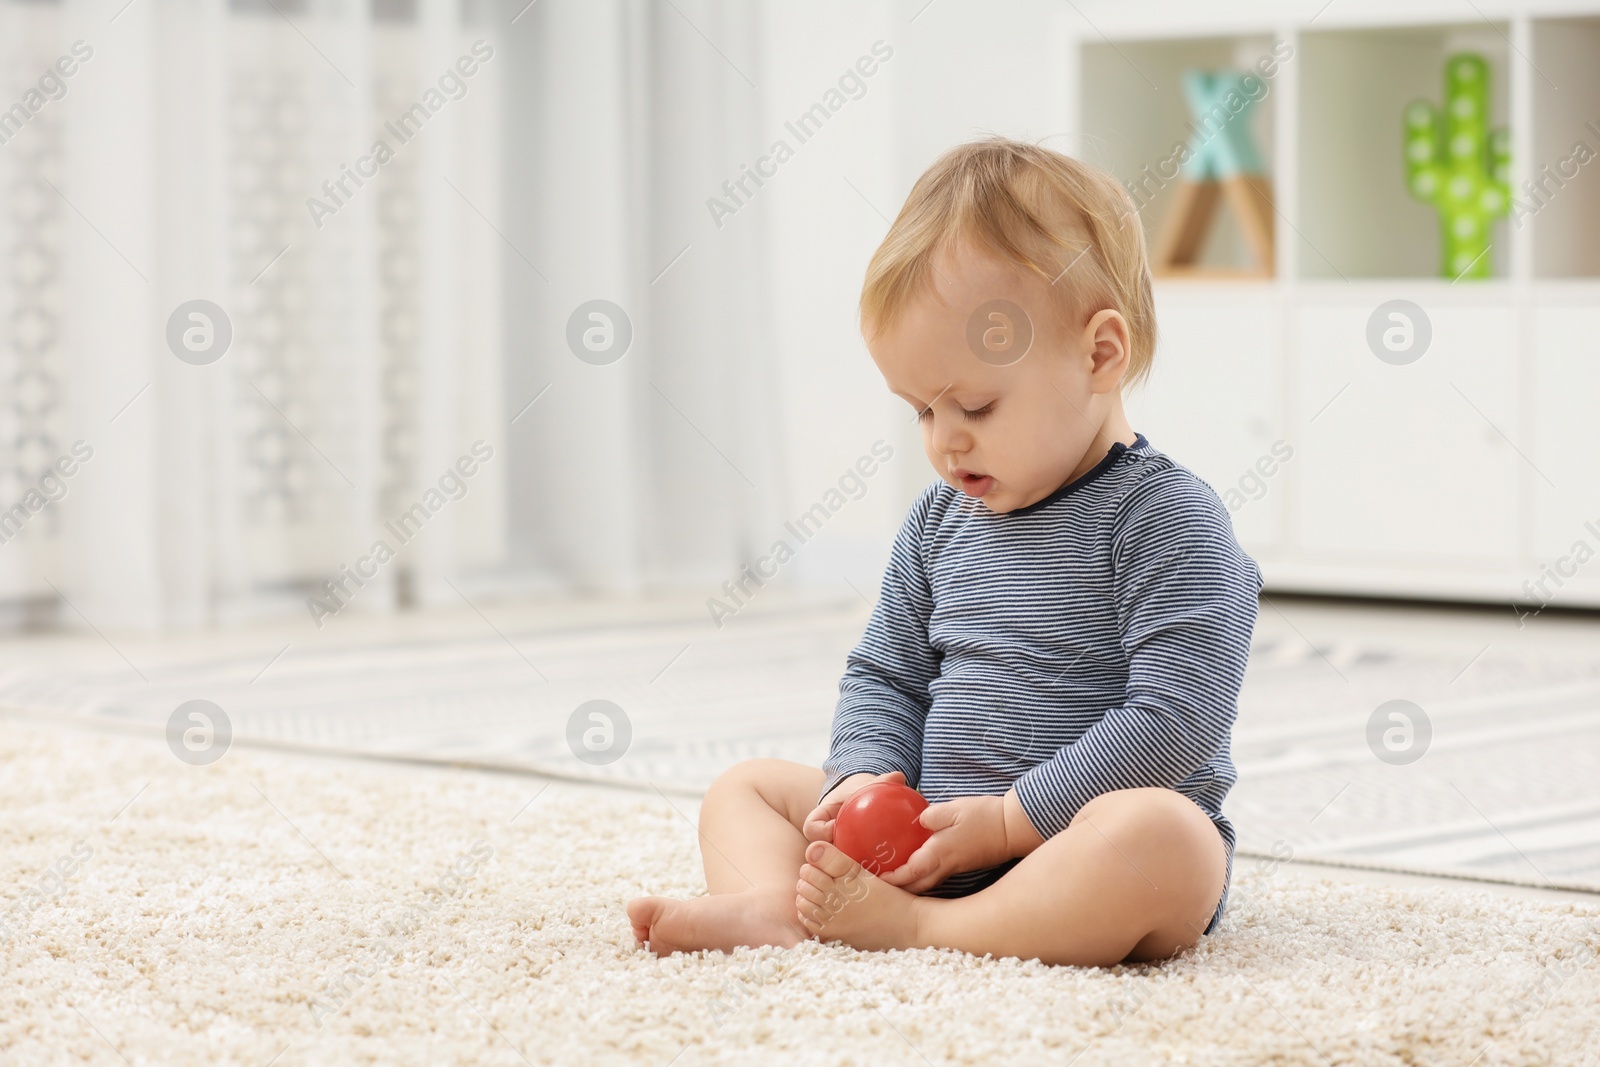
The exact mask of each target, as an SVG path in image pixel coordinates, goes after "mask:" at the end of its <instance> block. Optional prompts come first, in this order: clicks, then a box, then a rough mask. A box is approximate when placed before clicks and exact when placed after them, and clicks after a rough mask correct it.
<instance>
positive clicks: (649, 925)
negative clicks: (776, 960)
mask: <svg viewBox="0 0 1600 1067" xmlns="http://www.w3.org/2000/svg"><path fill="white" fill-rule="evenodd" d="M822 782H823V775H822V771H821V770H820V769H819V768H816V767H807V766H804V765H803V764H799V763H790V762H788V761H787V760H774V759H761V760H747V761H746V762H744V763H740V764H736V765H735V766H734V767H732V768H730V769H729V770H728V771H726V772H725V773H724V774H723V775H722V776H721V777H720V778H718V779H717V780H716V781H715V782H713V783H712V785H711V788H710V789H709V790H707V791H706V796H705V800H704V801H703V802H702V803H701V805H700V857H701V862H702V863H704V864H705V870H706V886H707V888H709V889H710V891H711V894H710V895H709V896H704V897H696V898H694V899H692V900H671V899H669V898H666V897H639V898H638V899H636V900H631V901H629V902H628V919H629V921H630V922H631V923H632V924H633V936H634V937H636V938H638V939H639V941H640V942H641V943H644V942H648V943H649V946H650V950H651V951H652V952H655V953H657V954H658V955H659V954H664V953H670V952H678V951H683V952H693V951H695V950H697V949H722V950H724V951H726V950H730V949H733V948H737V947H738V946H740V945H782V946H784V947H786V948H787V947H791V946H793V945H795V944H798V943H799V942H801V941H803V940H805V939H806V938H808V937H809V936H811V935H810V931H808V930H806V929H805V927H803V926H801V925H800V922H799V920H798V918H797V917H796V915H795V910H794V894H795V879H796V877H797V873H798V871H799V870H800V864H801V863H803V862H804V854H805V847H806V840H805V837H804V836H803V835H802V834H801V833H800V827H801V825H802V823H803V822H804V820H805V817H806V815H807V813H808V812H810V811H811V809H812V808H814V807H816V804H817V795H818V793H819V792H820V791H821V789H822Z"/></svg>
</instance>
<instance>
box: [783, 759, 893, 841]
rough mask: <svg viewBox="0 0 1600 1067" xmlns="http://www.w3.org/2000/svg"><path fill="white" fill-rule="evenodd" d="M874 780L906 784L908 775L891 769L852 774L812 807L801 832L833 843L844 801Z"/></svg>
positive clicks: (808, 839)
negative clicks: (835, 826)
mask: <svg viewBox="0 0 1600 1067" xmlns="http://www.w3.org/2000/svg"><path fill="white" fill-rule="evenodd" d="M873 782H893V783H894V784H895V785H905V784H906V776H905V775H904V774H901V773H900V772H899V771H890V772H889V773H888V774H852V775H851V776H850V777H848V778H846V779H845V780H844V781H842V782H840V783H839V784H838V785H836V786H834V787H833V791H832V792H830V793H829V794H828V795H827V796H825V797H823V798H822V803H821V804H818V805H817V806H816V807H815V808H812V809H811V814H810V815H807V816H806V821H805V822H804V823H802V824H801V827H800V832H801V834H803V835H804V836H805V839H806V840H807V841H826V842H828V844H830V845H831V844H833V822H834V820H835V819H837V818H838V817H839V809H840V808H842V807H844V802H845V801H847V800H849V799H850V798H851V797H853V796H855V795H856V792H857V790H859V789H860V788H861V787H862V786H866V785H871V784H872V783H873Z"/></svg>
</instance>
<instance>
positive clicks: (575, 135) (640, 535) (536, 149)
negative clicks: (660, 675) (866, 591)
mask: <svg viewBox="0 0 1600 1067" xmlns="http://www.w3.org/2000/svg"><path fill="white" fill-rule="evenodd" d="M520 7H522V3H521V0H513V2H512V3H511V6H510V8H509V9H508V11H509V16H508V17H514V16H516V9H517V8H520ZM761 18H762V11H761V5H757V4H750V3H743V2H735V0H700V2H694V0H675V2H674V3H673V4H660V3H647V2H645V0H586V2H584V3H537V4H534V5H533V6H532V7H529V8H527V9H526V11H525V12H524V13H523V14H522V15H521V16H520V17H517V22H516V24H515V26H514V27H511V29H514V30H515V35H514V36H513V37H512V40H513V41H514V42H515V45H516V47H515V49H514V51H513V57H514V59H515V62H514V63H513V64H512V69H511V73H510V78H511V79H512V81H511V84H512V88H511V90H510V93H509V96H508V99H511V100H514V101H515V105H514V106H513V107H511V108H509V110H508V120H509V121H508V123H507V131H508V136H507V141H506V144H507V149H508V151H510V152H512V153H513V155H512V156H511V157H510V158H509V159H508V167H507V174H508V185H510V186H513V187H514V188H515V190H516V195H515V196H514V197H510V198H508V203H507V211H508V218H509V219H510V229H509V230H508V234H509V236H510V237H511V240H512V241H513V243H514V244H515V246H516V251H515V252H514V253H510V254H508V256H507V259H506V261H505V262H506V268H505V269H506V277H507V288H508V294H509V299H510V301H511V309H510V310H511V314H510V315H509V316H508V327H509V330H510V333H511V335H512V337H513V338H514V339H515V341H516V343H515V344H514V346H513V347H514V348H515V349H517V350H518V351H519V355H521V354H523V353H525V358H518V359H516V360H515V361H513V362H514V366H508V375H507V381H508V397H507V410H508V412H509V413H511V414H513V415H515V414H516V413H517V411H518V409H519V408H520V407H521V406H522V405H523V404H524V403H526V402H527V401H528V400H529V399H530V398H532V397H534V396H538V395H540V392H541V390H544V389H546V387H548V392H547V393H545V394H544V395H543V396H542V397H541V399H539V401H538V402H537V404H535V405H534V407H532V408H530V409H528V410H527V412H526V413H524V414H521V415H520V417H518V418H517V421H516V423H515V425H514V426H513V427H512V432H513V440H514V442H515V446H516V453H517V460H518V464H517V468H516V469H517V472H518V477H519V483H518V485H519V491H518V492H517V493H515V494H514V495H513V498H512V508H513V509H514V511H513V523H512V527H513V529H514V531H516V535H517V546H516V547H517V549H518V555H519V559H520V561H521V562H522V563H524V564H525V565H526V566H529V567H531V568H533V569H536V570H538V571H541V572H543V573H545V574H547V575H549V576H551V577H552V578H553V580H555V581H558V582H562V583H564V584H569V585H576V586H578V587H584V588H598V589H606V590H616V591H631V590H637V589H641V588H648V587H651V586H656V585H675V586H686V587H688V588H691V589H703V590H704V591H705V592H706V594H707V595H710V594H711V593H713V592H715V591H716V590H717V589H718V587H719V585H720V583H721V582H723V581H725V580H727V579H729V578H732V577H734V575H735V574H736V573H737V571H738V569H739V567H740V566H741V565H742V563H743V562H745V561H749V560H752V559H754V558H756V557H757V556H759V555H761V554H762V553H764V552H766V551H767V550H768V549H769V547H770V545H771V542H772V540H773V538H774V537H775V536H777V535H778V534H779V533H781V532H782V518H783V516H782V514H781V511H782V508H781V502H782V500H783V499H784V489H783V485H782V484H781V479H782V472H783V463H782V454H781V450H782V436H783V435H782V424H783V418H782V400H781V397H780V396H779V395H778V394H777V389H776V381H777V375H776V373H775V369H774V362H775V359H776V354H777V346H776V344H775V343H774V338H773V337H772V336H771V334H770V332H769V331H770V323H771V321H772V316H771V313H770V306H771V293H770V292H769V289H768V283H769V279H770V277H771V271H770V268H769V265H768V264H769V256H770V255H771V254H772V250H771V249H770V248H769V242H768V239H767V226H768V223H767V219H768V218H769V217H770V216H769V214H768V213H767V212H764V211H761V210H752V211H745V212H742V213H741V214H740V215H739V216H738V217H736V218H734V219H733V220H731V221H730V222H728V223H727V224H725V225H724V226H722V227H721V228H719V227H718V226H717V225H716V223H715V220H714V219H713V217H712V215H711V213H710V212H709V211H708V209H707V207H706V200H707V199H708V198H709V197H711V196H712V195H720V186H721V185H722V183H723V182H724V181H725V180H726V179H728V178H730V177H733V178H737V177H738V176H739V174H740V164H741V163H748V162H751V161H753V160H754V159H755V158H756V157H757V156H758V155H760V154H761V153H763V152H764V151H766V149H767V146H768V145H769V144H770V142H771V138H772V130H771V129H770V128H769V127H770V126H771V123H770V121H769V119H768V116H767V115H766V114H765V113H764V109H763V104H764V100H765V96H764V94H765V93H767V92H770V87H769V86H767V85H766V80H765V77H764V75H763V67H764V64H763V54H764V51H763V50H764V47H766V42H765V41H764V36H763V33H762V25H761ZM761 195H763V196H765V197H767V198H769V203H770V198H773V197H775V196H776V195H777V194H776V193H775V192H764V193H762V194H761ZM595 299H603V300H608V301H611V302H613V303H615V304H617V305H618V306H620V307H621V308H622V309H623V310H624V311H625V313H626V314H627V315H628V317H629V319H630V320H631V322H632V325H633V331H634V340H633V343H632V346H631V348H630V349H629V350H628V352H627V354H626V355H625V356H624V357H623V358H622V359H620V360H619V361H617V362H615V363H611V364H608V365H600V366H596V365H590V364H588V363H585V362H583V361H581V360H579V359H578V358H577V357H576V356H574V354H573V353H572V352H571V351H570V350H569V348H568V345H567V342H566V337H565V332H566V328H567V322H568V319H569V317H570V316H571V314H572V312H573V311H574V309H576V308H577V307H579V305H581V304H583V303H585V302H587V301H590V300H595Z"/></svg>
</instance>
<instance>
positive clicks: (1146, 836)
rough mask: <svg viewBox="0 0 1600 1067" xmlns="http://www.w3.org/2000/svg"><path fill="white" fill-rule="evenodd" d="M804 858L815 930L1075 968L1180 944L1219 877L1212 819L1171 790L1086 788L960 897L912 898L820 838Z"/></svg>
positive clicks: (1221, 857) (852, 940)
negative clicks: (1066, 813)
mask: <svg viewBox="0 0 1600 1067" xmlns="http://www.w3.org/2000/svg"><path fill="white" fill-rule="evenodd" d="M806 859H807V863H806V865H805V866H804V867H802V868H801V869H800V877H801V879H802V889H801V892H800V896H799V898H798V899H797V901H796V903H797V906H799V908H800V914H801V918H802V919H803V920H804V921H805V924H806V926H807V928H808V929H810V930H811V931H812V932H813V933H817V934H819V935H820V936H821V937H823V938H824V939H826V940H839V941H843V942H845V943H846V944H850V945H853V946H855V947H856V948H881V949H888V948H917V947H934V948H955V949H961V950H963V951H966V952H971V953H973V954H975V955H983V954H985V953H992V954H993V955H995V956H1000V957H1004V956H1015V957H1018V958H1021V959H1039V960H1043V961H1044V962H1045V963H1066V964H1077V965H1080V966H1109V965H1111V964H1114V963H1119V962H1121V961H1123V960H1153V959H1165V958H1166V957H1168V956H1172V955H1174V954H1176V953H1178V952H1181V951H1183V950H1184V949H1186V948H1189V947H1190V946H1192V945H1193V944H1194V943H1195V942H1196V941H1198V940H1199V939H1200V934H1201V932H1202V931H1203V930H1204V929H1205V927H1206V923H1208V922H1210V920H1211V915H1212V913H1213V912H1214V911H1215V910H1216V906H1217V901H1218V899H1220V898H1221V896H1222V886H1223V882H1224V880H1225V879H1226V876H1227V852H1226V850H1225V847H1224V845H1223V843H1222V837H1221V835H1220V834H1219V833H1218V832H1217V829H1216V825H1215V824H1214V823H1213V822H1212V821H1211V819H1210V818H1209V817H1207V815H1206V814H1205V812H1203V811H1201V810H1200V809H1199V807H1197V806H1196V805H1195V804H1194V802H1193V801H1191V800H1189V799H1188V798H1187V797H1185V796H1183V795H1182V794H1180V793H1177V792H1175V791H1173V790H1170V789H1127V790H1121V791H1118V792H1115V793H1107V794H1105V795H1103V796H1100V797H1096V798H1095V799H1094V800H1093V801H1092V802H1090V803H1089V804H1086V805H1084V807H1083V810H1082V811H1080V812H1079V813H1078V816H1077V818H1075V819H1073V821H1072V825H1071V826H1069V827H1068V828H1067V829H1066V830H1063V831H1062V832H1061V833H1059V834H1056V835H1055V836H1054V837H1052V838H1050V839H1049V840H1048V841H1046V842H1045V843H1044V844H1043V845H1041V846H1039V848H1037V849H1035V850H1034V851H1033V852H1032V853H1030V854H1029V855H1028V856H1027V857H1026V858H1024V859H1023V860H1022V862H1020V863H1018V864H1017V865H1016V866H1015V867H1013V868H1012V869H1011V870H1010V871H1008V872H1007V873H1006V875H1005V876H1004V877H1003V878H1001V879H1000V880H999V881H998V882H996V883H995V884H994V885H992V886H990V887H989V888H988V889H985V890H984V891H983V892H981V893H975V894H973V895H972V896H970V897H960V898H957V899H954V900H945V899H940V898H937V897H916V896H912V895H911V894H910V893H907V892H906V891H905V890H903V889H899V888H897V887H895V886H891V885H887V884H885V883H884V882H881V881H879V880H878V879H876V878H874V877H872V876H871V875H870V874H867V873H866V872H864V871H862V870H861V869H860V868H859V867H858V866H857V865H856V864H855V863H854V862H853V861H852V860H851V859H850V858H849V857H848V856H846V855H844V854H843V853H842V852H840V851H839V850H838V849H836V848H834V847H833V846H832V845H824V844H822V843H820V842H819V843H815V844H812V845H811V846H810V848H809V849H808V850H807V852H806ZM856 882H859V884H854V883H856ZM852 889H854V892H852ZM841 901H843V902H845V903H842V904H841Z"/></svg>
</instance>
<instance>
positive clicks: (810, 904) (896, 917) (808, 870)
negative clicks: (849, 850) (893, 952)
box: [795, 841, 924, 949]
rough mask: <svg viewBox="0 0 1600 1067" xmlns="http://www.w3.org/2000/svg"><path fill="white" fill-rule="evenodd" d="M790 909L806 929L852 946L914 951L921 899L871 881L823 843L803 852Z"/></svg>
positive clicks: (849, 861) (846, 858)
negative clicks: (801, 864)
mask: <svg viewBox="0 0 1600 1067" xmlns="http://www.w3.org/2000/svg"><path fill="white" fill-rule="evenodd" d="M806 861H807V862H806V863H805V865H804V866H802V867H801V868H800V884H799V887H798V891H799V895H798V896H797V897H795V907H796V909H797V910H798V911H799V914H800V921H801V922H803V923H805V925H806V929H808V930H810V931H811V932H812V933H813V934H815V935H816V936H818V937H820V938H822V939H823V940H824V941H843V942H844V943H845V944H847V945H849V946H851V947H852V948H860V949H890V948H918V947H921V945H922V940H921V939H920V937H919V936H918V933H917V919H918V916H919V914H920V912H921V909H922V908H923V906H924V902H923V901H922V898H920V897H917V896H914V895H912V894H911V893H908V892H906V891H905V890H904V889H901V888H900V887H899V886H894V885H890V884H889V883H888V882H885V881H882V880H880V879H877V878H874V877H873V876H872V875H870V874H868V873H867V872H866V871H864V870H862V868H861V866H860V865H859V864H858V863H856V861H855V860H852V859H851V858H850V857H849V856H846V855H845V854H844V853H843V852H840V851H839V850H838V849H837V848H835V847H834V846H832V845H830V844H827V843H826V842H823V841H813V842H812V843H811V844H810V845H809V846H808V847H807V848H806Z"/></svg>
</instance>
